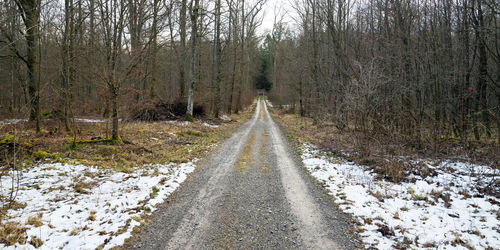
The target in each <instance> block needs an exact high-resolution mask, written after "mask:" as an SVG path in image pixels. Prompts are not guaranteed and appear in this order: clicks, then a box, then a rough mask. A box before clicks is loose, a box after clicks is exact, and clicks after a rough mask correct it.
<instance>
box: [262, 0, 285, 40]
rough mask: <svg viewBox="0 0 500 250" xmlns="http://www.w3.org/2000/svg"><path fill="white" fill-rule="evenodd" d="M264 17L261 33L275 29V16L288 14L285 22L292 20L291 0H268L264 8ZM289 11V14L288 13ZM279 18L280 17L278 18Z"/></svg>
mask: <svg viewBox="0 0 500 250" xmlns="http://www.w3.org/2000/svg"><path fill="white" fill-rule="evenodd" d="M263 11H264V12H263V13H264V19H263V21H262V25H261V26H260V27H259V34H261V35H262V34H264V33H265V32H270V31H271V30H272V29H273V23H274V17H275V16H278V17H279V16H282V15H286V17H285V18H284V20H285V22H289V21H290V17H289V16H290V13H289V12H291V8H290V3H289V0H267V2H266V5H265V6H264V9H263ZM287 13H288V14H287ZM278 20H279V18H278Z"/></svg>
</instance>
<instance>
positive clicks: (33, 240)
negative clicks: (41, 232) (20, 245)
mask: <svg viewBox="0 0 500 250" xmlns="http://www.w3.org/2000/svg"><path fill="white" fill-rule="evenodd" d="M29 243H30V245H32V246H34V247H35V248H39V247H41V246H42V245H43V241H42V240H41V239H40V238H38V237H36V236H32V237H31V239H30V242H29Z"/></svg>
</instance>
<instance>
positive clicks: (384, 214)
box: [301, 144, 500, 249]
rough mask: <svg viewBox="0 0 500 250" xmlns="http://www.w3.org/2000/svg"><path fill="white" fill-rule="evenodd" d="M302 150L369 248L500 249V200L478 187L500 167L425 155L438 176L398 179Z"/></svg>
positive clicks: (309, 148)
mask: <svg viewBox="0 0 500 250" xmlns="http://www.w3.org/2000/svg"><path fill="white" fill-rule="evenodd" d="M301 149H302V161H303V163H304V166H305V167H306V168H307V169H308V171H309V172H310V173H311V175H312V176H313V177H315V178H316V179H317V180H319V181H320V182H322V183H323V184H324V187H325V188H326V189H327V190H328V191H329V192H330V194H331V195H332V196H334V200H335V203H336V204H338V205H339V207H340V209H342V210H343V211H344V212H346V213H350V214H352V215H353V216H354V218H355V219H356V220H357V222H358V223H359V225H360V226H359V227H358V228H357V229H356V231H358V232H359V233H360V236H361V239H362V241H363V243H364V244H365V246H366V247H367V248H369V247H375V248H377V249H394V248H397V247H405V246H406V247H409V248H413V249H414V248H434V249H435V248H437V249H467V247H470V248H472V249H500V221H499V220H500V210H499V204H500V199H497V198H495V197H493V196H489V195H483V194H481V193H480V192H478V191H477V190H478V188H481V187H484V185H487V184H488V183H489V182H490V181H491V180H492V178H496V179H498V177H499V173H498V170H494V169H492V168H489V167H487V166H479V165H474V164H470V163H463V162H441V163H435V164H434V163H432V162H431V161H424V160H422V161H421V163H422V164H427V166H428V168H429V169H432V170H434V171H435V173H436V174H435V175H434V176H432V175H431V176H428V177H425V178H422V177H421V176H410V177H412V178H410V179H412V180H414V181H403V182H401V183H399V184H395V183H391V182H387V181H379V180H376V178H375V177H376V174H375V173H373V172H371V171H370V170H369V169H368V168H367V167H364V166H358V165H355V164H353V163H350V162H347V161H345V160H343V159H340V158H334V157H328V156H327V154H325V153H323V152H320V151H318V150H317V149H316V148H315V147H314V146H312V145H308V144H304V145H302V148H301Z"/></svg>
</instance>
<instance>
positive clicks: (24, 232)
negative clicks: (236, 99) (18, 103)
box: [0, 105, 255, 248]
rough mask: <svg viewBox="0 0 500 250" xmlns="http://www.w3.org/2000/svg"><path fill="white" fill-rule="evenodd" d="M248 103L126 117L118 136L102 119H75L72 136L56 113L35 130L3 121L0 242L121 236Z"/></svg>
mask: <svg viewBox="0 0 500 250" xmlns="http://www.w3.org/2000/svg"><path fill="white" fill-rule="evenodd" d="M254 106H255V105H252V106H250V107H248V108H247V109H245V110H243V111H242V112H240V113H239V114H237V115H236V114H235V115H232V116H231V117H228V116H222V118H221V119H207V118H205V117H198V118H196V119H195V121H194V122H185V121H182V120H166V121H165V120H164V121H154V122H144V121H124V122H121V124H120V127H121V130H120V135H121V140H120V141H113V140H109V139H105V138H109V137H108V136H107V134H108V133H109V125H108V124H107V123H106V120H102V119H91V118H86V119H83V118H79V119H75V123H74V128H76V129H75V131H76V136H75V134H73V135H72V134H69V133H67V132H65V131H64V129H63V127H64V125H63V123H61V122H57V121H54V120H46V121H44V123H43V125H44V126H43V129H42V130H41V132H39V133H36V128H35V127H33V126H32V125H31V124H29V123H27V122H24V121H16V122H4V123H3V124H1V125H0V139H1V140H0V150H1V151H0V153H1V155H2V157H1V158H0V159H1V166H2V168H1V172H0V179H1V182H0V191H1V193H0V198H1V199H0V201H1V203H0V205H1V207H0V222H1V223H0V225H1V226H0V247H1V246H18V247H25V246H28V245H31V246H33V247H35V248H38V247H40V246H44V247H48V248H57V247H62V246H63V245H64V244H69V245H70V246H71V247H74V248H96V247H98V246H101V247H103V246H105V245H106V246H108V247H109V246H114V245H121V244H123V242H124V240H125V239H126V238H128V237H129V236H130V233H131V232H132V230H137V229H134V227H136V226H140V225H141V223H144V222H146V221H147V215H148V214H150V213H151V212H152V211H154V209H155V205H156V204H159V203H161V202H162V201H163V200H164V199H165V198H166V197H168V195H169V194H170V193H171V192H173V191H174V190H175V189H176V188H177V187H178V186H179V185H180V183H182V181H184V180H185V179H186V178H187V177H188V175H189V173H191V172H192V171H194V170H195V169H196V162H197V161H198V160H199V159H202V158H203V157H204V156H206V155H207V154H208V153H209V152H211V151H212V150H214V149H215V148H216V147H217V143H219V142H220V141H221V140H223V139H224V138H226V136H228V135H230V134H231V132H232V131H233V130H234V129H235V128H237V127H238V126H239V125H240V124H241V123H242V122H244V121H246V120H247V119H248V118H249V117H250V116H251V114H252V111H253V108H254ZM68 206H70V207H71V208H69V207H68ZM68 209H69V210H68ZM110 222H112V224H110V225H112V226H111V227H110V226H103V225H108V224H103V223H110ZM40 232H41V233H40ZM85 235H86V236H85ZM82 237H87V239H88V240H82ZM65 242H66V243H65ZM67 242H69V243H67Z"/></svg>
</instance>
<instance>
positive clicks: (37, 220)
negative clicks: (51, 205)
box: [26, 213, 43, 227]
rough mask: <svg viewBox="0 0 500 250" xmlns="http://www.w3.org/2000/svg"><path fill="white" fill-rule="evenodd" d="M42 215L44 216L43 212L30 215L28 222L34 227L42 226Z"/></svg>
mask: <svg viewBox="0 0 500 250" xmlns="http://www.w3.org/2000/svg"><path fill="white" fill-rule="evenodd" d="M42 217H43V213H39V214H37V215H34V216H30V217H29V218H28V221H27V222H26V224H28V225H32V226H34V227H40V226H42V225H43V222H42Z"/></svg>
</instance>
